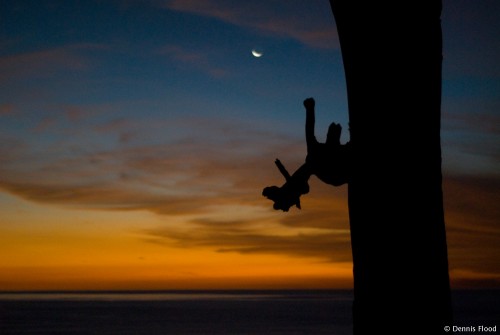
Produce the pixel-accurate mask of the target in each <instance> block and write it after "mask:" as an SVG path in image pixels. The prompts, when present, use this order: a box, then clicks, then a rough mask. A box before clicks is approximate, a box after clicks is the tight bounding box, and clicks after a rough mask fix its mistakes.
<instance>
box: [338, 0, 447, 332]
mask: <svg viewBox="0 0 500 335" xmlns="http://www.w3.org/2000/svg"><path fill="white" fill-rule="evenodd" d="M330 4H331V7H332V11H333V14H334V17H335V21H336V25H337V30H338V35H339V39H340V45H341V52H342V57H343V62H344V69H345V76H346V84H347V94H348V105H349V122H350V123H349V126H350V133H351V138H350V143H351V150H352V152H351V154H352V160H353V161H352V171H351V175H350V181H349V186H348V190H349V191H348V192H349V193H348V194H349V195H348V201H349V216H350V226H351V242H352V253H353V263H354V268H353V272H354V304H353V320H354V334H356V335H359V334H373V333H377V332H381V333H384V334H441V333H445V332H444V330H443V329H444V326H445V325H450V326H451V317H452V311H451V301H450V300H451V299H450V285H449V276H448V256H447V246H446V233H445V223H444V211H443V195H442V186H441V183H442V176H441V142H440V118H441V66H442V38H441V36H442V34H441V21H440V16H441V1H440V0H432V1H430V0H424V1H401V0H399V1H385V2H383V1H359V0H330Z"/></svg>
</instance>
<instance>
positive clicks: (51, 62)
mask: <svg viewBox="0 0 500 335" xmlns="http://www.w3.org/2000/svg"><path fill="white" fill-rule="evenodd" d="M102 48H105V47H104V46H102V45H96V44H73V45H67V46H61V47H56V48H51V49H44V50H36V51H30V52H25V53H18V54H11V55H4V56H1V57H0V73H2V75H1V76H0V82H6V81H9V80H13V79H18V78H20V77H21V78H25V77H29V78H30V79H39V78H40V77H46V76H52V75H53V74H54V73H55V72H58V71H60V70H65V71H68V70H69V71H82V70H85V69H87V68H88V67H89V66H90V64H91V63H90V60H89V59H88V58H87V57H85V56H84V55H83V52H85V51H89V50H96V49H102Z"/></svg>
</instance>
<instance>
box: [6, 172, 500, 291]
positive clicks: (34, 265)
mask: <svg viewBox="0 0 500 335" xmlns="http://www.w3.org/2000/svg"><path fill="white" fill-rule="evenodd" d="M316 183H317V182H316V181H315V182H313V184H314V186H315V187H317V188H319V189H320V191H321V190H322V188H323V191H325V190H327V187H322V186H320V185H319V183H318V185H315V184H316ZM320 193H322V192H320ZM339 193H340V194H337V195H335V196H334V197H332V196H331V195H330V197H329V198H328V199H327V200H324V199H322V200H320V199H316V198H317V196H315V195H312V196H309V199H307V198H305V199H304V200H303V201H304V202H303V206H305V207H306V208H307V211H309V212H310V211H313V212H314V211H315V210H317V206H319V207H323V206H325V205H326V204H327V203H328V201H331V202H334V201H338V199H339V197H341V196H342V192H339ZM1 198H2V202H1V203H2V204H4V205H2V208H1V210H2V220H7V221H9V223H10V224H9V225H1V226H0V246H1V247H0V250H1V253H0V287H1V291H47V290H68V291H74V290H196V289H199V290H212V289H214V290H221V289H351V288H352V287H353V286H352V285H353V282H352V262H351V260H350V259H348V258H349V257H350V254H349V253H350V249H349V248H346V247H345V246H346V244H345V243H344V244H343V247H342V249H343V250H342V251H340V253H342V254H343V257H340V260H338V261H336V260H333V259H329V255H330V254H331V251H330V252H328V251H327V252H325V253H324V255H321V254H317V253H316V251H307V250H302V251H300V250H296V251H297V253H294V252H291V251H290V250H284V251H283V252H276V251H273V250H271V249H269V250H268V251H266V250H265V248H263V250H261V251H260V250H257V249H255V250H244V248H243V249H240V250H238V248H237V246H236V245H235V246H234V248H233V250H231V247H228V248H227V250H222V248H220V247H219V248H217V247H215V246H214V245H211V243H202V242H200V243H197V242H194V243H192V244H191V243H190V242H189V241H188V240H189V239H188V238H185V237H183V238H180V237H179V239H178V240H176V239H175V237H168V236H163V235H161V233H160V232H161V231H162V230H158V229H159V227H162V229H166V228H165V227H166V226H168V227H169V228H168V229H174V230H175V229H177V228H175V227H186V226H189V222H190V221H189V219H192V218H190V217H189V216H186V217H183V216H173V217H171V216H170V217H165V216H162V215H158V214H155V213H152V212H148V211H144V210H138V211H130V210H128V211H103V210H88V209H77V208H65V207H60V206H54V205H43V204H36V203H32V202H29V201H26V200H22V199H19V198H16V197H12V196H9V195H5V194H2V195H1ZM315 201H316V202H317V204H315ZM5 204H6V205H5ZM343 205H345V203H341V204H339V208H341V206H343ZM346 210H347V207H345V211H346ZM340 211H341V209H340ZM334 212H335V211H334ZM272 214H273V215H274V214H276V215H277V216H279V217H282V216H294V215H304V213H303V212H299V211H298V210H297V209H292V210H291V212H289V213H272ZM258 216H259V215H257V217H258ZM453 216H454V215H453V214H450V215H447V217H448V219H447V227H448V231H450V230H451V233H450V232H449V233H448V245H449V250H450V251H449V253H450V257H449V258H450V277H451V283H452V288H477V287H491V285H493V287H494V286H495V285H496V284H495V282H496V281H497V280H498V277H497V275H495V274H489V273H487V272H483V273H481V272H480V271H477V270H476V271H474V270H468V269H467V268H463V267H462V266H460V263H461V262H463V260H464V259H465V260H467V261H466V264H467V263H469V262H470V260H468V257H464V255H462V253H464V252H467V250H464V249H463V247H458V249H457V247H456V246H457V245H460V242H459V241H458V240H456V239H457V238H461V237H460V235H457V233H456V232H455V229H454V227H455V226H456V225H457V224H459V221H460V220H459V218H458V217H453ZM312 217H313V218H314V215H313V216H312ZM275 218H276V217H275ZM275 218H274V219H275ZM261 219H263V222H264V225H265V226H268V229H267V230H266V229H264V230H263V226H262V225H260V224H257V226H258V230H259V231H260V234H264V235H267V234H269V235H274V236H277V235H283V236H285V237H287V236H290V235H301V234H302V235H306V234H310V235H311V236H316V237H317V236H320V235H321V234H323V232H322V230H321V229H311V228H306V229H300V228H297V230H295V229H290V227H286V226H282V225H280V224H279V223H277V222H275V223H273V219H269V218H263V217H262V216H261ZM167 221H169V223H168V224H166V222H167ZM48 222H49V223H50V224H47V223H48ZM344 223H345V222H344ZM340 226H341V227H342V224H340ZM450 227H452V228H450ZM263 231H266V232H265V233H263ZM327 231H328V230H325V232H327ZM184 233H187V234H190V233H192V232H190V230H189V229H187V230H186V231H185V232H184ZM338 234H340V235H341V236H343V239H344V242H346V243H349V241H348V240H349V231H348V227H347V226H346V225H344V227H343V229H338ZM193 235H194V234H193ZM183 236H185V235H183ZM263 239H265V238H263ZM331 242H332V244H331V248H332V250H333V249H336V246H335V245H334V241H331ZM263 243H266V242H263ZM311 244H312V243H311ZM229 245H231V242H230V244H229ZM325 246H326V247H328V244H327V243H326V242H321V248H325ZM255 247H256V248H258V246H255ZM293 247H294V246H293V241H292V248H293ZM296 247H297V248H306V247H305V246H304V243H301V242H298V243H297V245H296ZM308 254H309V255H308ZM471 256H472V257H474V255H471Z"/></svg>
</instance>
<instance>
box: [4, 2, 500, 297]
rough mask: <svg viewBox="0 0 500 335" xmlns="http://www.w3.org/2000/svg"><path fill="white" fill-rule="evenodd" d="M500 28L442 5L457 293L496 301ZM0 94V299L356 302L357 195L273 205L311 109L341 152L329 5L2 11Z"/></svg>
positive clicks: (491, 15) (471, 6)
mask: <svg viewBox="0 0 500 335" xmlns="http://www.w3.org/2000/svg"><path fill="white" fill-rule="evenodd" d="M499 22H500V2H498V1H496V0H476V1H470V0H444V2H443V13H442V28H443V39H444V45H443V55H444V60H443V83H442V84H443V93H442V129H441V135H442V151H443V175H444V181H443V188H444V203H445V220H446V229H447V240H448V254H449V263H450V264H449V265H450V266H449V270H450V278H451V283H452V288H483V287H494V288H498V287H500V243H499V237H500V227H499V223H500V220H499V218H500V211H499V206H498V205H499V204H500V192H499V191H500V187H499V186H500V164H499V163H500V147H499V143H500V127H499V126H500V94H499V92H500V62H499V61H498V60H499V59H500V40H499V39H498V36H500V23H499ZM252 50H256V51H258V52H260V53H262V56H261V57H254V56H253V55H252V53H251V51H252ZM373 52H377V50H373ZM380 80H383V78H380ZM0 87H1V89H0V291H9V290H101V289H102V290H110V289H118V290H122V289H141V290H142V289H144V290H150V289H288V288H301V289H305V288H307V289H321V288H352V285H353V281H352V257H351V248H350V235H349V217H348V213H347V197H346V194H347V187H346V186H345V185H344V186H341V187H331V186H327V185H324V184H321V182H320V181H319V180H318V179H316V178H315V177H312V178H311V180H310V186H311V191H310V192H309V194H307V195H305V196H303V197H302V209H301V210H299V209H296V208H292V209H291V210H290V211H289V212H287V213H284V212H281V211H274V210H273V209H272V203H271V202H270V201H269V200H267V199H265V198H264V197H262V195H261V192H262V189H263V188H264V187H266V186H270V185H281V184H282V183H283V182H284V180H283V178H282V176H281V175H280V173H279V171H278V170H277V169H276V167H275V166H274V160H275V159H276V158H280V160H281V161H282V162H283V163H284V164H285V166H286V167H287V168H288V169H289V170H290V171H294V170H295V169H296V168H298V167H299V166H300V165H301V164H302V163H303V161H304V158H305V154H306V147H305V138H304V121H305V112H304V108H303V105H302V101H303V100H304V99H305V98H307V97H314V98H315V100H316V118H317V119H316V135H317V137H318V140H320V141H324V139H325V135H326V130H327V127H328V125H329V124H330V122H332V121H335V122H338V123H341V124H342V125H343V127H344V132H343V134H342V142H343V143H345V142H346V141H348V140H349V134H348V131H347V123H348V114H347V98H346V89H345V78H344V72H343V67H342V59H341V54H340V49H339V43H338V39H337V34H336V29H335V21H334V19H333V15H332V14H331V10H330V7H329V2H328V1H327V0H313V1H298V0H291V1H290V0H287V1H284V0H281V1H277V0H258V1H252V2H243V1H231V0H182V1H181V0H143V1H139V0H123V1H118V0H116V1H115V0H85V1H76V0H75V1H51V0H33V1H30V0H23V1H17V0H16V1H13V0H12V1H10V0H6V1H2V2H1V3H0ZM415 118H416V119H417V118H418V115H415ZM380 196H384V195H383V192H382V190H381V195H380Z"/></svg>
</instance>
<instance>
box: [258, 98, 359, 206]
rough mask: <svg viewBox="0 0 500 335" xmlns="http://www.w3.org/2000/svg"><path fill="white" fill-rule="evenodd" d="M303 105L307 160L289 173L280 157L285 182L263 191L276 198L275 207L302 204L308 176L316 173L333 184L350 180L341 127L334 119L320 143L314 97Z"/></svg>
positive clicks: (306, 190) (277, 161)
mask: <svg viewBox="0 0 500 335" xmlns="http://www.w3.org/2000/svg"><path fill="white" fill-rule="evenodd" d="M304 107H305V108H306V143H307V157H306V162H305V163H304V164H303V165H302V166H301V167H300V168H298V169H297V171H295V173H294V174H293V175H292V176H290V174H289V173H288V171H287V170H286V169H285V167H284V166H283V164H281V162H280V160H279V159H277V160H276V162H275V163H276V165H277V167H278V169H279V170H280V172H281V174H282V175H283V176H284V177H285V179H286V182H285V184H284V185H283V186H281V187H278V186H269V187H266V188H264V190H263V191H262V195H263V196H265V197H267V198H268V199H271V200H272V201H274V205H273V208H274V209H281V210H282V211H285V212H287V211H288V210H289V209H290V207H292V206H294V205H295V206H296V207H297V208H300V196H301V195H303V194H306V193H308V192H309V184H308V180H309V178H310V177H311V175H313V174H314V175H316V176H317V177H318V178H319V179H320V180H321V181H323V182H325V183H327V184H330V185H334V186H340V185H342V184H345V183H347V181H348V172H349V171H348V170H349V165H348V164H349V161H350V158H349V143H347V144H346V145H341V144H340V135H341V132H342V127H341V126H340V125H339V124H337V123H334V122H333V123H332V124H331V125H330V127H329V128H328V133H327V137H326V141H325V143H319V142H318V140H317V139H316V136H315V135H314V125H315V115H314V113H315V111H314V107H315V102H314V99H313V98H308V99H306V100H304Z"/></svg>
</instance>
